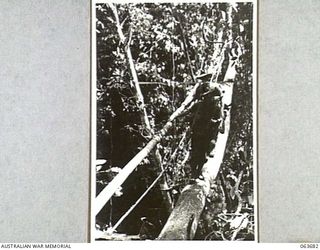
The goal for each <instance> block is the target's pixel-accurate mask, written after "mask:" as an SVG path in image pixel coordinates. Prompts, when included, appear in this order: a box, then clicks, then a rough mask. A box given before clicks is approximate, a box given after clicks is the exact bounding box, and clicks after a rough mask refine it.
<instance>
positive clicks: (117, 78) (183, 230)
mask: <svg viewBox="0 0 320 250" xmlns="http://www.w3.org/2000/svg"><path fill="white" fill-rule="evenodd" d="M91 7H92V91H91V92H92V131H91V133H92V142H91V143H92V144H91V147H92V150H91V153H92V155H91V157H92V159H91V163H92V170H91V178H92V179H91V183H92V185H91V194H92V195H91V196H92V197H91V217H92V218H91V238H92V241H110V240H112V241H130V240H203V241H256V240H257V233H256V232H257V226H258V225H257V224H258V218H257V188H256V187H257V183H256V179H257V178H256V176H257V161H256V157H257V155H256V154H257V152H256V146H257V145H256V138H257V137H256V119H257V117H256V115H257V114H256V102H257V94H256V88H257V86H256V85H257V82H256V50H257V48H256V2H254V1H253V2H252V1H245V2H243V1H239V2H234V1H232V2H228V1H216V2H215V1H201V2H184V1H182V2H181V1H180V2H175V1H171V2H169V1H168V2H154V3H152V2H149V3H147V2H142V1H136V2H116V1H115V2H112V1H107V2H98V1H93V3H92V6H91Z"/></svg>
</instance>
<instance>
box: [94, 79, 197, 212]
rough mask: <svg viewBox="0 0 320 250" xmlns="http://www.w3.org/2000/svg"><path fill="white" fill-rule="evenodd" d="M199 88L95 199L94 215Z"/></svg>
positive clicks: (152, 146)
mask: <svg viewBox="0 0 320 250" xmlns="http://www.w3.org/2000/svg"><path fill="white" fill-rule="evenodd" d="M199 86H200V84H199V83H197V84H196V85H195V86H194V87H193V89H192V90H191V91H190V93H189V95H188V96H187V97H186V99H185V100H184V101H183V103H182V104H181V106H180V107H179V108H178V109H177V110H176V111H175V112H174V113H173V114H172V115H171V116H170V118H169V120H168V121H167V123H166V124H165V125H164V127H163V128H162V129H161V130H160V132H159V133H158V134H157V135H155V136H154V137H153V139H152V140H151V141H149V142H148V144H147V145H146V146H145V147H144V148H143V149H142V150H141V151H140V152H139V153H138V154H136V156H135V157H133V158H132V159H131V160H130V161H129V162H128V163H127V165H126V166H124V167H123V168H122V170H121V171H120V173H119V174H118V175H117V176H116V177H115V178H114V179H113V180H112V181H111V182H110V183H109V184H108V185H107V186H106V187H105V188H104V189H103V190H102V191H101V192H100V194H99V195H98V196H97V197H96V199H95V206H94V208H93V210H94V212H95V214H96V215H97V214H98V213H99V212H100V210H101V209H102V208H103V207H104V205H105V204H106V203H107V202H108V201H109V199H110V198H111V197H112V195H113V194H114V193H115V192H116V191H117V190H118V189H119V187H120V186H121V185H122V183H123V182H124V181H125V180H126V179H127V178H128V176H129V175H130V174H131V173H132V172H133V170H135V169H136V167H137V166H138V165H139V164H140V163H141V161H142V160H143V159H144V158H145V157H147V156H148V155H149V154H150V152H151V151H152V149H153V148H154V147H155V146H156V145H157V144H158V143H159V142H160V141H161V139H162V137H163V136H164V135H166V134H167V132H168V131H169V129H170V128H171V127H172V125H173V121H174V120H175V119H176V118H177V117H179V116H180V115H182V114H184V112H185V110H186V109H187V108H188V106H189V105H190V104H191V103H192V101H193V100H194V98H195V95H196V91H197V89H198V87H199Z"/></svg>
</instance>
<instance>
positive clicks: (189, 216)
mask: <svg viewBox="0 0 320 250" xmlns="http://www.w3.org/2000/svg"><path fill="white" fill-rule="evenodd" d="M226 12H227V13H226V14H227V20H226V21H227V23H228V26H229V29H230V30H229V31H228V39H227V41H228V43H230V41H232V30H231V27H232V18H231V14H232V13H231V12H232V8H231V6H230V5H229V6H228V7H227V10H226ZM220 39H222V35H221V36H220ZM225 47H226V46H225V45H223V46H222V48H223V49H221V51H220V53H219V54H220V57H219V56H218V54H217V58H218V60H219V58H220V62H219V63H217V64H213V65H214V66H213V67H212V68H211V70H213V72H212V73H213V74H212V78H211V81H213V80H215V81H216V80H217V78H218V75H219V73H220V70H221V65H222V61H223V59H224V56H223V55H224V50H225ZM221 55H222V56H221ZM235 67H236V63H235V62H233V61H231V59H230V58H229V63H228V68H227V70H226V74H225V76H224V84H222V85H221V86H220V87H221V90H222V92H223V91H224V94H223V95H222V107H224V106H228V107H231V104H232V93H233V84H234V79H235V76H236V70H235ZM210 73H211V72H210ZM224 112H225V117H224V122H225V128H224V133H220V132H219V133H218V135H217V140H216V145H215V147H214V149H213V150H212V152H210V154H209V157H207V162H206V163H205V164H204V165H203V167H202V176H203V180H199V179H197V180H196V183H195V184H192V185H188V186H186V187H185V188H184V190H183V191H182V193H181V195H180V197H179V199H178V202H177V204H176V206H175V208H174V209H173V211H172V213H171V215H170V216H169V218H168V221H167V223H166V224H165V226H164V227H163V229H162V231H161V232H160V235H159V237H158V239H159V240H188V239H190V240H191V239H193V238H194V236H195V233H196V230H197V226H198V223H199V219H200V215H201V213H202V210H203V208H204V206H205V201H206V197H207V196H208V194H209V191H210V186H211V184H212V183H213V181H214V180H215V178H216V177H217V175H218V172H219V169H220V166H221V163H222V161H223V157H224V153H225V149H226V145H227V140H228V135H229V131H230V120H231V119H230V109H229V110H227V109H225V110H224ZM211 156H212V157H211Z"/></svg>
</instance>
